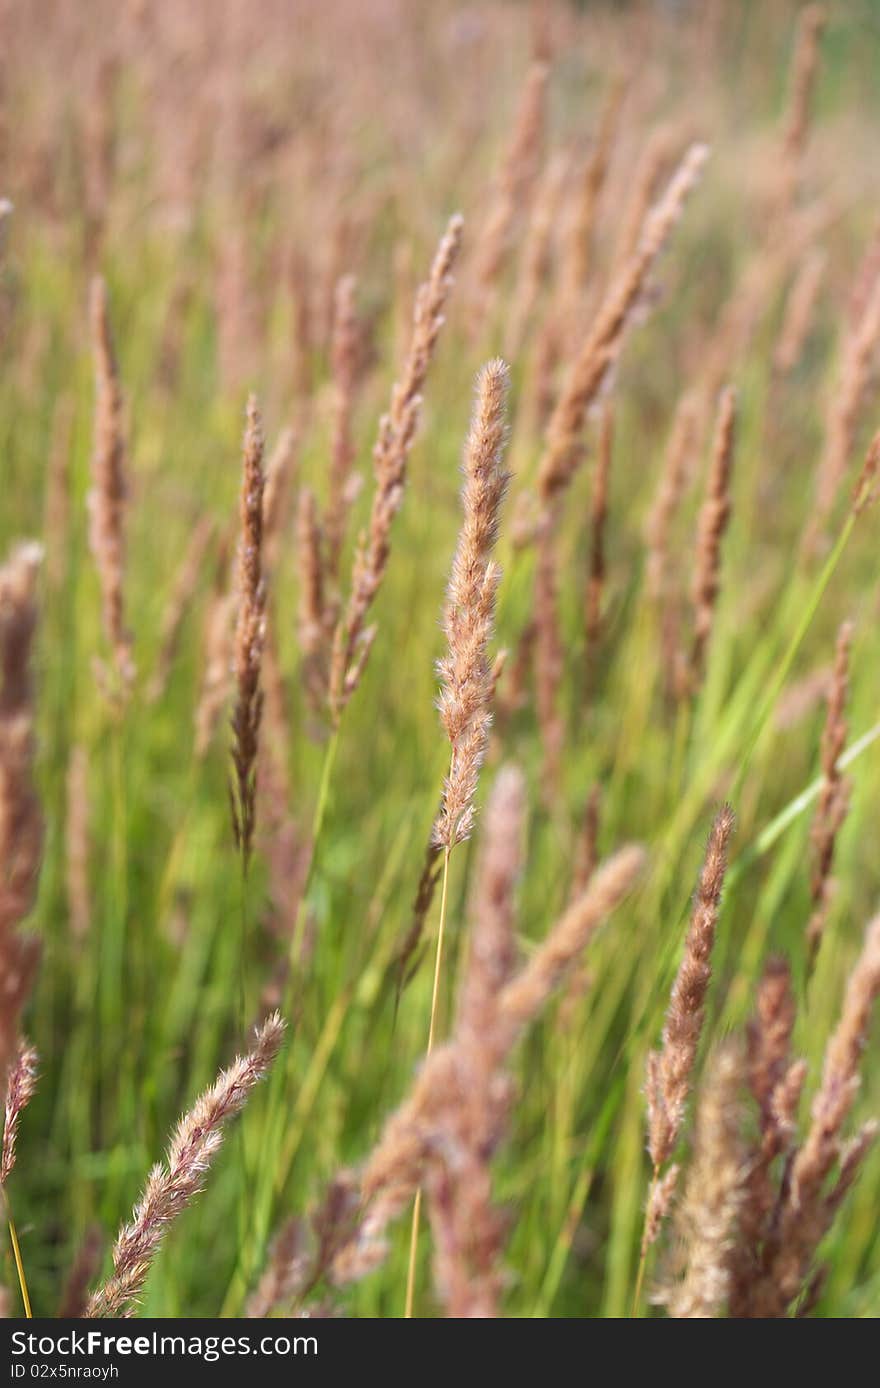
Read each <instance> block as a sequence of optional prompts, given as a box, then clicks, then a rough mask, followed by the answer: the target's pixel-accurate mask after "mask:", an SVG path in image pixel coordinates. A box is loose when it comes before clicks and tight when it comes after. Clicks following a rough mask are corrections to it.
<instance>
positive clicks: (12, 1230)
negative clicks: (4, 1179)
mask: <svg viewBox="0 0 880 1388" xmlns="http://www.w3.org/2000/svg"><path fill="white" fill-rule="evenodd" d="M3 1204H4V1205H5V1206H6V1220H7V1223H8V1224H9V1237H10V1239H11V1241H12V1256H13V1257H14V1258H15V1270H16V1272H17V1273H18V1285H19V1287H20V1288H21V1299H22V1301H23V1302H24V1313H25V1315H26V1316H27V1318H28V1320H29V1321H30V1320H33V1318H34V1313H33V1311H32V1310H31V1299H30V1296H29V1294H28V1285H27V1278H26V1277H25V1275H24V1263H23V1262H22V1258H21V1248H20V1247H19V1243H18V1231H17V1229H16V1227H15V1220H14V1219H13V1218H12V1210H11V1208H10V1205H9V1197H8V1195H7V1194H6V1191H5V1190H4V1192H3Z"/></svg>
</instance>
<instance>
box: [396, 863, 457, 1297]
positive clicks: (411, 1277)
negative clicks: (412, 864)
mask: <svg viewBox="0 0 880 1388" xmlns="http://www.w3.org/2000/svg"><path fill="white" fill-rule="evenodd" d="M448 887H449V848H448V847H447V848H446V850H445V851H444V854H443V885H442V887H441V889H440V924H439V926H438V927H437V952H436V954H435V955H434V986H433V989H432V990H431V1020H430V1022H429V1024H428V1046H427V1049H426V1051H425V1055H426V1056H427V1055H430V1054H431V1051H432V1050H433V1049H434V1034H435V1032H436V1030H437V1011H438V1002H439V999H440V977H441V967H442V963H443V936H444V934H445V931H446V898H447V889H448ZM421 1212H422V1192H421V1190H417V1191H416V1198H415V1203H414V1205H413V1213H412V1227H411V1229H410V1234H409V1267H408V1268H407V1273H406V1305H405V1308H404V1312H403V1314H404V1318H405V1319H406V1320H411V1319H412V1314H413V1302H414V1300H415V1290H416V1257H417V1254H418V1248H419V1219H420V1217H421Z"/></svg>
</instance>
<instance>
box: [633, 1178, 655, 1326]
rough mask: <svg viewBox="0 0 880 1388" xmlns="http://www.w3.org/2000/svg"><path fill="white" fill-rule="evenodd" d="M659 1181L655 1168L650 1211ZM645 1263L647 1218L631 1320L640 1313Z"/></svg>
mask: <svg viewBox="0 0 880 1388" xmlns="http://www.w3.org/2000/svg"><path fill="white" fill-rule="evenodd" d="M659 1179H660V1173H659V1171H658V1170H657V1168H656V1167H655V1168H654V1173H653V1175H652V1177H651V1188H650V1190H649V1192H648V1203H647V1209H649V1210H650V1208H651V1205H652V1203H653V1197H654V1191H655V1190H656V1189H657V1182H658V1181H659ZM647 1263H648V1225H647V1218H646V1222H645V1229H644V1232H643V1234H642V1247H641V1252H640V1254H639V1270H638V1273H637V1274H636V1286H635V1291H634V1292H633V1304H632V1316H633V1318H637V1317H638V1315H639V1311H640V1307H641V1301H642V1287H643V1285H644V1281H645V1268H646V1266H647Z"/></svg>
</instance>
